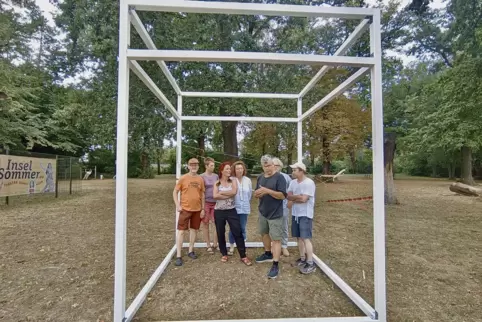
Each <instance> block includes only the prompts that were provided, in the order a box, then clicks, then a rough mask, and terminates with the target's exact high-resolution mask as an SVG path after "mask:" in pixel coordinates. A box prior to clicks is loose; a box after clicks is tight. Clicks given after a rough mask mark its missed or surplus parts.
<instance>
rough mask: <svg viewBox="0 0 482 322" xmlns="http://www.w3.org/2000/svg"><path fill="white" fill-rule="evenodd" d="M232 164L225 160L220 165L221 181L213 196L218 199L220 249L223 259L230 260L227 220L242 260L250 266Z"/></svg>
mask: <svg viewBox="0 0 482 322" xmlns="http://www.w3.org/2000/svg"><path fill="white" fill-rule="evenodd" d="M230 176H231V165H230V163H229V162H224V163H222V164H221V166H220V167H219V181H218V182H216V184H215V185H214V191H213V197H214V199H216V206H214V222H215V224H216V231H217V233H218V243H219V250H220V251H221V255H222V257H221V261H222V262H227V261H228V250H227V248H226V222H227V223H228V225H229V229H230V230H231V232H232V233H233V236H234V240H235V241H236V245H237V246H238V247H237V248H238V252H239V256H240V257H241V261H242V262H243V263H244V264H246V265H248V266H250V265H252V263H251V261H250V260H249V258H248V257H246V246H245V244H244V238H243V234H242V232H241V221H240V220H239V216H238V214H237V212H236V202H235V200H234V196H236V193H237V191H238V185H237V183H236V181H235V180H231V177H230Z"/></svg>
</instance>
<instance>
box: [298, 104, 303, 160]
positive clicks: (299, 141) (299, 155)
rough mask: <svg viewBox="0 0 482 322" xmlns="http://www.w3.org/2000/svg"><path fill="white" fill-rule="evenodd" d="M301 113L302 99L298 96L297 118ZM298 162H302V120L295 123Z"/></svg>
mask: <svg viewBox="0 0 482 322" xmlns="http://www.w3.org/2000/svg"><path fill="white" fill-rule="evenodd" d="M301 115H303V99H302V98H301V97H299V98H298V118H300V117H301ZM297 126H298V131H297V135H298V136H297V143H298V162H303V121H298V123H297Z"/></svg>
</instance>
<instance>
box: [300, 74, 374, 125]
mask: <svg viewBox="0 0 482 322" xmlns="http://www.w3.org/2000/svg"><path fill="white" fill-rule="evenodd" d="M369 71H370V68H360V70H358V71H357V72H356V73H355V74H353V75H351V76H350V77H348V79H347V80H345V81H344V82H343V83H341V84H340V85H338V87H337V88H335V89H334V90H333V91H331V92H330V93H329V94H328V95H326V96H325V97H324V98H323V99H322V100H320V101H319V102H318V103H316V104H315V105H313V106H312V107H311V108H310V109H309V110H308V111H306V112H305V113H304V114H303V115H302V116H301V118H300V121H303V120H304V119H306V118H307V117H309V116H310V115H311V114H313V113H315V112H316V111H318V110H319V109H320V108H322V107H323V106H325V105H326V104H328V103H329V102H331V101H332V100H334V99H335V98H337V97H338V96H339V95H340V94H342V93H343V92H344V91H345V90H346V89H347V88H348V87H350V86H351V85H353V84H354V83H355V82H356V81H357V80H358V79H359V78H361V77H362V76H364V75H365V74H367V73H368V72H369Z"/></svg>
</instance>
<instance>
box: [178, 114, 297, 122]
mask: <svg viewBox="0 0 482 322" xmlns="http://www.w3.org/2000/svg"><path fill="white" fill-rule="evenodd" d="M181 120H182V121H238V122H278V123H284V122H292V123H296V122H298V118H297V117H296V118H295V117H260V116H202V115H201V116H186V115H183V116H181Z"/></svg>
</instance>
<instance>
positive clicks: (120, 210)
mask: <svg viewBox="0 0 482 322" xmlns="http://www.w3.org/2000/svg"><path fill="white" fill-rule="evenodd" d="M129 38H130V23H129V8H128V6H127V3H126V1H125V0H121V1H120V6H119V73H118V76H117V77H118V80H117V152H116V181H115V183H116V190H115V191H116V196H115V273H114V276H115V282H114V322H122V321H123V320H124V316H125V311H126V310H125V306H126V240H127V145H128V129H129V62H128V61H127V49H128V43H129Z"/></svg>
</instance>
